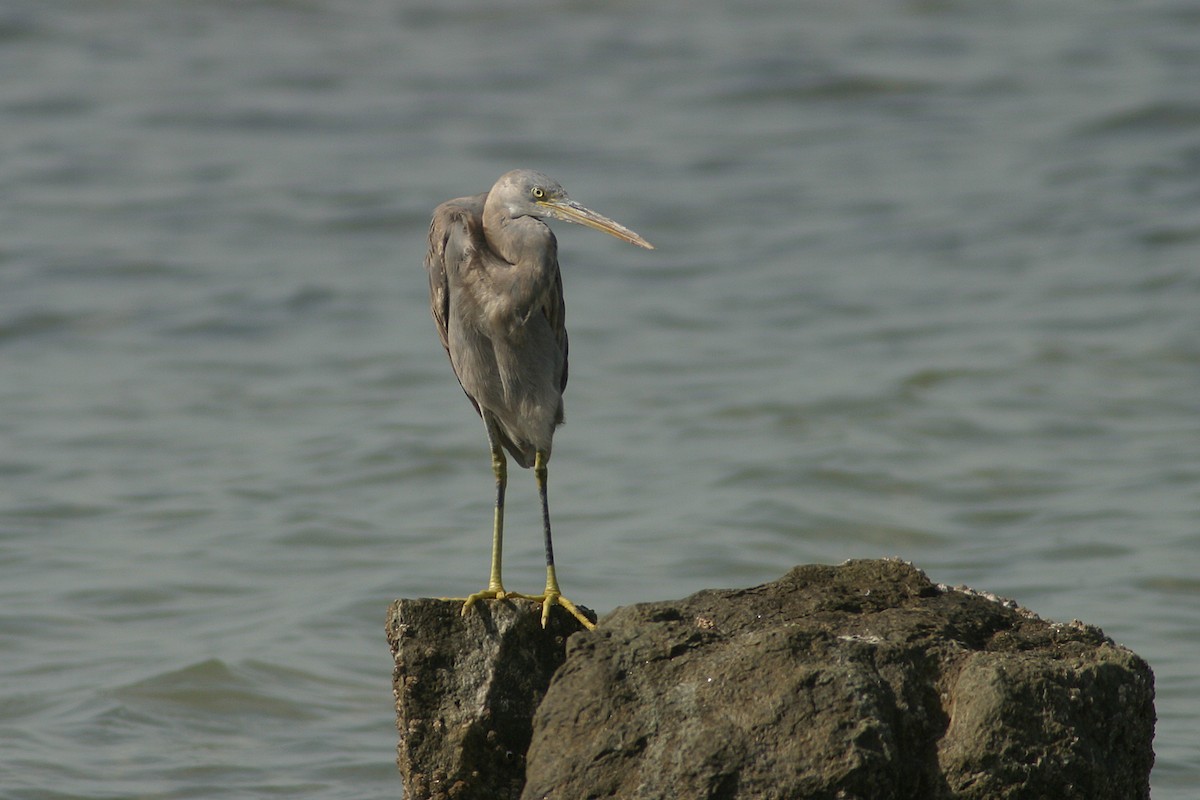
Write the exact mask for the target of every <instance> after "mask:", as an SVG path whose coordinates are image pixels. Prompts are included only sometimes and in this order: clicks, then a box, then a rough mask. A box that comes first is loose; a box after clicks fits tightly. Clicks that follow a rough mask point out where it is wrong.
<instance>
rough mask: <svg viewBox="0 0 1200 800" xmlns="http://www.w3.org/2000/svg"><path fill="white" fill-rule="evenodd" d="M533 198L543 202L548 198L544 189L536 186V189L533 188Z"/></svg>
mask: <svg viewBox="0 0 1200 800" xmlns="http://www.w3.org/2000/svg"><path fill="white" fill-rule="evenodd" d="M533 196H534V199H537V200H541V199H542V198H543V197H545V196H546V192H545V190H543V189H542V187H540V186H535V187H533Z"/></svg>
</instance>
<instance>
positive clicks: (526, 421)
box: [425, 169, 654, 629]
mask: <svg viewBox="0 0 1200 800" xmlns="http://www.w3.org/2000/svg"><path fill="white" fill-rule="evenodd" d="M547 219H556V220H562V221H563V222H574V223H577V224H580V225H586V226H588V227H590V228H595V229H596V230H599V231H603V232H605V233H608V234H611V235H612V236H615V237H617V238H618V239H621V240H623V241H626V242H629V243H630V244H635V245H637V246H639V247H644V248H646V249H649V250H653V249H654V246H653V245H651V244H650V243H649V242H647V241H646V240H645V239H643V238H642V237H641V236H639V235H638V234H636V233H634V232H633V231H631V230H629V229H628V228H626V227H625V226H623V225H620V224H618V223H616V222H614V221H612V220H611V219H609V218H607V217H605V216H602V215H600V214H598V213H596V212H595V211H592V210H590V209H588V208H584V207H583V206H581V205H580V204H579V203H576V202H575V201H574V200H571V199H570V198H569V197H567V193H566V192H565V191H564V190H563V188H562V186H560V185H559V184H558V183H557V182H555V181H554V180H552V179H551V178H549V177H547V176H546V175H543V174H542V173H540V172H536V171H534V170H529V169H518V170H513V171H511V172H508V173H505V174H504V175H502V176H501V177H500V179H499V180H498V181H496V184H495V185H494V186H493V187H492V188H491V190H490V191H487V192H484V193H483V194H477V195H473V196H470V197H459V198H457V199H454V200H448V201H446V202H445V203H442V204H441V205H440V206H438V207H437V208H436V209H434V212H433V221H432V222H431V224H430V226H429V253H428V255H427V256H426V258H425V269H426V271H427V272H428V273H429V301H430V310H431V311H432V312H433V319H434V322H435V323H436V324H437V331H438V336H440V337H441V340H442V346H443V347H444V348H445V349H446V353H447V354H448V355H449V356H450V364H451V366H452V367H453V369H454V374H455V375H456V376H457V377H458V382H459V384H460V385H461V386H462V388H463V391H464V392H465V393H466V395H467V398H468V399H470V401H471V404H472V405H474V406H475V410H476V411H477V412H479V415H480V417H481V418H482V419H483V423H484V428H485V430H486V431H487V437H488V444H489V445H490V446H491V451H492V472H493V474H494V475H495V478H496V508H495V515H494V520H493V527H492V563H491V574H490V576H489V578H488V585H487V588H486V589H484V590H482V591H479V592H476V593H474V594H472V595H470V596H468V597H467V598H465V601H464V603H463V606H462V613H463V615H464V616H465V615H466V614H467V613H468V612H469V611H470V609H471V607H472V606H473V605H474V604H475V603H477V602H479V601H480V600H485V599H503V598H506V597H515V598H525V599H529V600H534V601H537V602H540V603H541V604H542V626H543V627H545V625H546V624H547V622H548V621H549V619H550V609H551V607H553V606H554V605H560V606H562V607H563V608H565V609H566V610H567V611H568V612H570V613H571V614H572V615H573V616H574V617H575V618H576V619H578V620H579V621H580V622H581V623H583V625H584V626H586V627H587V628H589V629H592V628H594V627H595V626H594V625H593V624H592V622H591V621H590V620H588V619H587V617H585V616H584V615H583V614H582V613H581V612H580V610H579V609H578V608H577V607H576V605H575V604H574V603H572V602H571V601H570V600H568V599H567V598H566V597H564V596H563V595H562V591H561V590H560V588H559V585H558V578H557V577H556V575H555V572H554V547H553V544H552V542H551V536H550V510H549V506H548V504H547V499H546V479H547V468H546V465H547V463H548V462H549V460H550V451H551V446H552V442H553V439H554V430H555V428H556V427H557V426H558V425H561V424H562V421H563V399H562V396H563V391H564V390H565V389H566V387H567V329H566V327H565V325H564V320H563V317H564V304H563V289H562V276H561V275H560V274H559V269H558V243H557V240H556V239H555V238H554V233H553V232H551V230H550V228H549V226H548V225H546V220H547ZM506 450H507V451H508V453H509V454H510V455H511V456H512V457H513V459H514V460H516V462H517V463H518V464H520V465H521V466H522V467H525V468H529V467H533V472H534V476H535V478H536V479H537V488H538V496H539V498H540V500H541V506H542V528H543V534H544V536H545V546H546V589H545V591H544V592H543V593H542V594H541V595H523V594H518V593H515V592H510V591H508V590H507V589H505V588H504V583H503V581H502V579H501V573H500V562H501V551H502V550H503V541H504V491H505V488H506V486H507V484H508V466H507V459H506V458H505V455H504V452H505V451H506Z"/></svg>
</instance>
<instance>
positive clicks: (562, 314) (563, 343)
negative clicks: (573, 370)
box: [542, 269, 569, 392]
mask: <svg viewBox="0 0 1200 800" xmlns="http://www.w3.org/2000/svg"><path fill="white" fill-rule="evenodd" d="M542 313H543V314H545V315H546V321H547V322H549V323H550V330H552V331H554V338H555V340H556V341H557V342H558V349H559V350H561V351H562V380H561V382H560V385H559V387H558V390H559V391H560V392H565V391H566V390H567V350H568V349H569V348H568V342H567V320H566V316H567V305H566V302H565V301H564V300H563V286H562V273H560V272H559V271H558V270H557V269H556V270H554V286H553V287H552V288H551V290H550V291H549V292H547V293H546V299H545V302H544V303H543V305H542Z"/></svg>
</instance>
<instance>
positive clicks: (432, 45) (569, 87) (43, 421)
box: [0, 0, 1200, 800]
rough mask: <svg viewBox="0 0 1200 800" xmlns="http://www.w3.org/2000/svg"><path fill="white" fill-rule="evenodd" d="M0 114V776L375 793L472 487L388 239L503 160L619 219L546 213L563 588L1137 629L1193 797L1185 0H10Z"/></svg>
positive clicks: (1163, 771)
mask: <svg viewBox="0 0 1200 800" xmlns="http://www.w3.org/2000/svg"><path fill="white" fill-rule="evenodd" d="M0 126H2V127H0V129H2V131H3V136H0V476H2V481H0V654H2V655H0V797H3V798H6V799H7V798H20V799H21V800H34V799H35V798H36V799H38V800H49V799H50V798H56V799H58V798H80V799H86V800H98V799H99V798H210V797H221V798H266V797H276V796H288V797H305V798H310V799H314V800H335V798H354V799H355V800H361V798H395V797H398V796H400V794H401V787H400V783H399V779H398V777H397V775H396V771H395V768H394V765H393V755H394V746H395V733H394V728H393V724H394V721H393V712H392V707H391V690H390V683H389V681H390V670H391V663H390V659H389V656H388V651H387V645H386V643H385V641H384V637H383V620H384V614H385V611H386V608H387V604H388V603H389V602H390V601H391V600H392V599H393V598H396V597H401V596H409V597H411V596H423V595H435V596H437V595H445V594H463V593H466V592H468V591H472V590H475V589H477V588H480V587H481V586H482V584H483V582H484V580H485V578H486V571H487V562H488V553H489V536H490V517H491V502H492V496H491V492H492V488H491V480H492V479H491V474H490V470H489V463H488V455H487V449H486V443H485V440H484V436H483V428H482V425H481V424H480V423H479V422H478V420H477V418H476V417H475V416H474V413H473V411H472V410H471V407H470V405H469V404H468V403H467V401H466V400H465V399H464V398H463V397H462V396H461V393H460V391H459V389H458V386H457V384H456V383H455V381H454V378H453V376H452V374H451V372H450V368H449V365H448V363H447V362H446V359H445V356H444V354H443V352H442V350H441V347H440V345H439V343H438V341H437V337H436V335H435V334H434V330H433V325H432V322H431V321H430V319H429V313H428V309H427V289H426V279H425V276H424V273H423V271H422V269H421V261H422V258H423V255H424V250H425V235H426V227H427V225H428V219H429V212H430V210H431V209H432V208H433V206H434V205H436V204H437V203H438V202H440V201H442V200H444V199H447V198H450V197H454V196H459V195H463V194H469V193H474V192H478V191H483V190H485V189H487V188H488V187H489V186H490V185H491V183H492V182H493V181H494V180H495V178H496V177H497V176H499V175H500V174H501V173H502V172H504V171H506V170H508V169H510V168H513V167H518V166H528V167H535V168H539V169H542V170H543V171H545V172H547V173H549V174H550V175H552V176H553V177H555V178H557V179H558V180H559V181H561V182H562V183H563V184H564V185H565V186H566V187H567V189H568V190H569V191H570V192H571V193H572V195H573V196H574V197H575V198H576V199H578V200H580V201H581V202H583V203H584V204H586V205H589V206H591V207H593V208H595V209H597V210H599V211H601V212H602V213H605V214H608V215H610V216H612V217H614V218H616V219H618V220H620V221H622V222H624V223H626V224H628V225H629V226H630V227H632V228H634V229H636V230H638V231H639V232H641V233H642V234H644V235H645V236H646V237H647V238H649V239H650V240H651V241H652V242H654V243H655V244H656V245H657V246H658V250H657V251H655V252H646V251H641V250H638V249H636V248H633V247H629V246H627V245H624V244H622V243H620V242H618V241H616V240H613V239H610V238H608V237H605V236H601V235H599V234H597V233H594V232H591V231H587V230H585V229H583V228H577V227H574V226H562V225H559V226H558V234H559V240H560V255H561V258H562V261H563V263H564V264H565V270H564V281H565V285H566V294H567V311H568V313H567V318H568V324H569V327H570V330H571V345H572V348H571V356H572V362H571V385H570V387H569V389H568V392H567V420H568V423H567V425H566V427H564V428H563V429H562V430H560V432H559V435H558V437H557V439H556V442H555V444H556V449H555V459H554V462H553V464H552V467H553V468H552V469H551V472H550V475H551V491H550V499H551V509H552V512H553V514H554V519H555V523H556V528H555V530H556V532H557V536H556V544H557V546H558V559H559V562H560V569H559V577H560V578H561V579H562V582H563V586H564V589H565V590H566V591H567V593H568V594H569V595H571V596H572V597H573V598H574V599H576V600H578V601H580V602H583V603H586V604H588V605H590V606H592V607H594V608H596V609H597V610H599V611H600V612H602V613H603V612H607V611H609V610H611V609H612V608H613V607H615V606H617V605H621V604H626V603H630V602H636V601H643V600H655V599H664V598H670V597H679V596H683V595H686V594H689V593H691V592H693V591H697V590H700V589H703V588H707V587H731V586H744V585H752V584H756V583H760V582H764V581H767V580H771V579H773V578H776V577H778V576H779V575H780V574H782V573H783V572H784V571H785V570H786V569H787V568H788V567H790V566H791V565H793V564H797V563H805V562H824V563H838V562H840V561H842V560H844V559H847V558H858V557H880V556H899V557H902V558H905V559H909V560H912V561H914V562H915V563H916V564H917V565H918V566H920V567H922V568H923V569H925V570H926V571H927V572H928V573H929V574H930V576H931V577H932V578H934V579H935V580H937V581H942V582H946V583H950V584H960V583H965V584H969V585H972V586H974V587H976V588H979V589H982V590H988V591H993V592H997V593H999V594H1001V595H1005V596H1009V597H1012V598H1015V599H1017V600H1019V601H1020V602H1021V603H1023V604H1025V605H1027V606H1029V607H1031V608H1032V609H1034V610H1035V611H1037V612H1038V613H1040V614H1041V615H1042V616H1044V617H1047V618H1051V619H1057V620H1070V619H1073V618H1079V619H1083V620H1085V621H1087V622H1089V623H1092V624H1096V625H1099V626H1101V627H1102V628H1103V629H1104V630H1105V631H1106V632H1107V633H1108V634H1109V635H1110V636H1112V637H1113V638H1115V639H1116V640H1117V641H1119V642H1122V643H1123V644H1125V645H1127V646H1129V647H1131V648H1133V649H1134V650H1135V651H1137V652H1138V653H1140V654H1141V655H1142V656H1144V657H1145V658H1146V659H1147V660H1148V661H1149V662H1150V664H1151V665H1152V667H1153V668H1154V670H1155V673H1156V675H1157V687H1158V712H1159V717H1160V719H1159V723H1158V735H1157V741H1156V750H1157V754H1158V760H1157V764H1156V767H1155V772H1154V775H1153V786H1154V797H1155V798H1156V800H1168V799H1169V798H1193V797H1195V796H1196V791H1197V790H1196V787H1197V786H1198V785H1200V736H1198V734H1197V731H1200V678H1198V677H1197V656H1198V655H1200V514H1198V511H1200V7H1198V6H1197V5H1196V4H1195V3H1190V2H1183V1H1182V0H1149V1H1148V2H1137V3H1113V2H1104V1H1103V0H1102V1H1101V2H1096V0H1064V2H1058V3H1053V4H1047V3H1042V2H1035V0H1013V1H1012V2H1007V1H1006V2H994V3H965V2H955V0H931V1H928V2H901V3H876V2H864V1H863V0H824V1H823V2H804V3H795V2H785V0H762V1H761V2H755V1H753V0H752V1H751V2H743V3H735V4H727V3H722V2H716V0H700V2H692V3H681V2H672V1H669V2H662V3H653V4H647V3H637V2H611V3H594V2H583V0H564V1H561V2H534V1H533V0H513V1H511V2H491V3H477V2H467V1H465V0H439V2H425V1H421V2H399V0H390V1H385V0H359V1H358V2H354V3H335V2H332V0H261V1H260V2H235V0H160V1H159V2H145V1H144V0H107V1H106V2H103V3H99V2H94V0H73V1H72V0H65V1H64V2H46V0H6V2H5V3H4V5H3V7H2V10H0ZM509 509H510V510H509V523H508V532H509V535H508V537H507V549H506V556H507V558H506V568H507V569H506V579H507V582H508V583H509V585H510V588H514V589H520V590H535V589H537V588H539V587H540V586H541V582H542V579H543V567H542V565H541V536H540V529H539V525H538V516H537V500H536V494H535V492H534V488H533V479H532V476H531V475H530V474H529V473H528V472H524V471H519V472H518V473H516V474H514V475H513V476H512V481H511V483H510V490H509Z"/></svg>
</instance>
